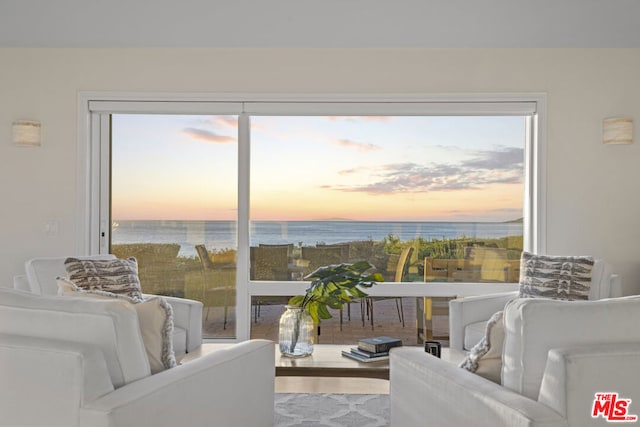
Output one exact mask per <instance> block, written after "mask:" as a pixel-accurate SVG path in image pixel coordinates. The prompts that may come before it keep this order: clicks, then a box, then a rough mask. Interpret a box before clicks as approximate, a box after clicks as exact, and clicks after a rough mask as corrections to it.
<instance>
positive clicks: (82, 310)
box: [0, 288, 151, 388]
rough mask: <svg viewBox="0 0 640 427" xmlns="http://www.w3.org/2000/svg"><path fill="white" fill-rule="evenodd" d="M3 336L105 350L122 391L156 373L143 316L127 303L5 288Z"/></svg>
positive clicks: (1, 295)
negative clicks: (145, 338)
mask: <svg viewBox="0 0 640 427" xmlns="http://www.w3.org/2000/svg"><path fill="white" fill-rule="evenodd" d="M0 333H4V334H12V335H23V336H28V337H34V338H45V339H53V340H62V341H71V342H75V343H81V344H82V343H85V344H91V345H94V346H96V347H98V348H99V349H100V350H101V351H102V353H103V355H104V358H105V361H106V364H107V369H108V372H109V376H110V378H111V382H112V384H113V385H114V387H116V388H118V387H121V386H123V385H124V384H127V383H129V382H132V381H136V380H138V379H141V378H145V377H147V376H149V375H150V374H151V369H150V367H149V360H148V358H147V354H146V350H145V348H144V344H143V342H142V338H141V336H140V328H139V327H138V316H137V314H136V312H135V310H134V309H133V307H132V306H131V304H129V303H127V302H125V301H121V300H111V299H109V300H93V301H88V300H87V299H86V298H76V297H65V298H62V297H58V296H43V295H35V294H32V293H28V292H20V291H16V290H11V289H3V288H0Z"/></svg>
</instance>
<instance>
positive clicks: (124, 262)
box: [64, 257, 142, 300]
mask: <svg viewBox="0 0 640 427" xmlns="http://www.w3.org/2000/svg"><path fill="white" fill-rule="evenodd" d="M64 267H65V269H66V270H67V273H68V275H69V279H71V281H72V282H73V283H74V284H75V285H76V286H78V287H80V288H82V289H85V290H99V291H106V292H112V293H114V294H122V295H126V296H128V297H130V298H134V299H138V300H142V288H141V286H140V279H139V278H138V262H137V261H136V259H135V258H134V257H129V258H127V259H119V258H116V259H109V260H102V259H84V260H82V259H78V258H67V259H66V260H65V261H64Z"/></svg>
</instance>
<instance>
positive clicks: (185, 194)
mask: <svg viewBox="0 0 640 427" xmlns="http://www.w3.org/2000/svg"><path fill="white" fill-rule="evenodd" d="M237 164H238V119H237V116H219V115H213V116H210V115H176V114H173V115H167V114H113V115H111V168H110V172H111V198H110V206H111V209H110V223H111V229H110V235H111V242H110V243H111V244H110V252H111V253H113V254H115V255H117V256H119V257H129V256H134V257H136V259H137V260H138V265H139V273H140V281H141V284H142V288H143V291H144V292H146V293H150V294H156V295H169V296H175V297H180V298H189V299H193V300H198V301H202V303H203V304H204V318H203V333H204V336H205V337H211V338H213V337H216V338H221V337H223V338H224V337H234V336H235V325H236V321H235V318H236V310H235V305H236V297H235V296H236V253H237V247H238V242H237V222H238V220H237V200H238V195H237V192H238V189H237V175H238V168H237Z"/></svg>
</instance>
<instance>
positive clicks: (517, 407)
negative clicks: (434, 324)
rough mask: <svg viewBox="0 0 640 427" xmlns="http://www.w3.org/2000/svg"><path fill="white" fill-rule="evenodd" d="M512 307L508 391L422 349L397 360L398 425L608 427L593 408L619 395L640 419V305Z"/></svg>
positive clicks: (538, 302) (505, 369)
mask: <svg viewBox="0 0 640 427" xmlns="http://www.w3.org/2000/svg"><path fill="white" fill-rule="evenodd" d="M503 308H504V325H505V331H504V345H503V348H502V357H501V359H500V360H501V383H500V384H498V383H495V382H493V381H490V380H488V379H486V378H484V377H482V376H480V375H477V374H475V373H472V372H469V371H468V370H465V369H463V368H460V367H458V366H457V365H455V364H453V363H449V362H447V361H445V360H443V359H438V358H436V357H433V356H431V355H428V354H426V353H425V352H424V351H422V350H421V349H419V348H410V347H405V348H398V349H394V350H393V351H392V352H391V357H390V366H391V368H390V399H391V425H393V426H403V427H414V426H420V427H427V426H445V425H446V426H475V427H484V426H487V427H501V426H502V427H518V426H522V427H525V426H526V427H543V426H544V427H552V426H553V427H561V426H562V427H584V426H604V425H609V424H608V422H607V420H606V419H605V418H604V415H605V412H606V411H605V410H604V407H601V409H602V410H599V411H597V414H596V415H597V416H596V417H595V418H594V417H592V414H593V408H594V400H595V399H596V393H612V392H615V393H618V395H619V397H620V399H631V401H632V402H633V403H632V404H631V406H630V407H629V408H628V409H629V412H628V414H627V415H638V414H640V405H638V403H637V402H640V328H638V326H637V325H639V324H640V296H633V297H621V298H611V299H602V300H598V301H558V300H550V299H527V298H518V299H515V300H512V301H510V302H509V303H508V304H507V305H506V307H503Z"/></svg>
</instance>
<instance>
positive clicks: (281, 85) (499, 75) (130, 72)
mask: <svg viewBox="0 0 640 427" xmlns="http://www.w3.org/2000/svg"><path fill="white" fill-rule="evenodd" d="M638 70H640V49H627V50H614V49H603V50H599V49H579V50H566V49H516V50H491V49H474V50H465V49H449V50H447V49H433V50H410V49H388V50H381V49H351V50H350V49H315V50H313V49H307V50H302V49H301V50H292V49H261V50H259V49H218V50H216V49H174V50H172V49H0V213H1V216H0V219H1V221H0V238H1V242H2V244H1V246H0V251H1V252H0V285H2V286H10V284H11V278H12V276H13V275H15V274H18V273H20V272H21V271H22V264H23V262H24V261H25V260H26V259H28V258H30V257H33V256H53V255H63V254H72V253H75V252H76V250H77V249H76V245H77V242H78V241H79V234H78V233H79V232H78V230H77V228H76V224H77V223H78V220H79V218H78V213H77V212H76V199H77V192H76V179H77V177H76V169H77V158H76V156H77V146H78V144H79V143H83V142H84V141H78V140H77V123H76V120H77V115H76V109H77V94H78V92H79V91H134V92H140V91H143V92H144V91H150V92H153V91H161V92H231V93H242V92H248V93H259V92H267V93H278V92H283V93H341V92H344V93H369V92H372V93H473V92H518V93H522V92H545V93H547V94H548V135H547V137H548V146H547V156H548V159H547V193H546V206H547V211H546V218H547V236H546V241H547V252H548V253H550V254H589V255H593V256H595V257H598V258H605V259H607V260H608V261H609V262H611V263H612V264H613V265H614V267H615V269H616V270H617V271H618V272H620V273H621V274H622V275H623V280H624V286H625V292H626V293H640V253H639V251H638V249H637V248H638V246H637V245H636V243H638V242H640V227H639V226H638V223H639V222H640V196H639V195H638V191H637V189H636V188H635V186H636V185H637V183H639V182H640V168H639V167H638V160H639V157H640V131H637V125H638V123H640V74H639V73H638ZM617 115H624V116H631V117H632V118H633V119H634V121H635V124H636V138H635V141H636V142H635V144H633V145H630V146H604V145H603V144H602V143H601V140H602V138H601V123H602V119H603V118H605V117H609V116H617ZM21 118H26V119H36V120H40V121H41V122H42V125H43V144H42V146H41V147H38V148H20V147H15V146H13V145H12V143H11V122H12V121H13V120H15V119H21ZM49 221H54V222H57V223H58V226H59V230H58V234H57V235H55V236H49V235H47V234H46V233H45V231H44V229H45V225H46V223H47V222H49Z"/></svg>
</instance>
